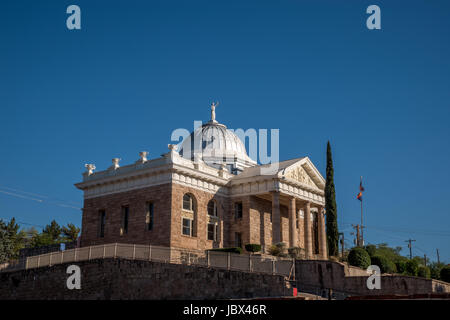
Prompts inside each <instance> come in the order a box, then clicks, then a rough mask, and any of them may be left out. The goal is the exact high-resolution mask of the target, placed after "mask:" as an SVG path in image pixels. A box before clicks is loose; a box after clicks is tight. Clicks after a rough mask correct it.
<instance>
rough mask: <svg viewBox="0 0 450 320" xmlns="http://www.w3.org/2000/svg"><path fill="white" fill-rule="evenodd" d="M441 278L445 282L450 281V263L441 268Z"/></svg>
mask: <svg viewBox="0 0 450 320" xmlns="http://www.w3.org/2000/svg"><path fill="white" fill-rule="evenodd" d="M441 280H442V281H445V282H450V264H448V265H446V266H445V267H443V268H442V269H441Z"/></svg>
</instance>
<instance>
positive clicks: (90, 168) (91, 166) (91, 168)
mask: <svg viewBox="0 0 450 320" xmlns="http://www.w3.org/2000/svg"><path fill="white" fill-rule="evenodd" d="M84 167H85V168H86V173H87V175H88V176H90V175H91V174H93V173H94V170H95V169H96V168H95V165H94V164H92V163H86V164H85V165H84Z"/></svg>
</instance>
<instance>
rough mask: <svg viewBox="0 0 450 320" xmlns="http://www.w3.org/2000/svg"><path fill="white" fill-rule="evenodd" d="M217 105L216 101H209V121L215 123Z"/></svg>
mask: <svg viewBox="0 0 450 320" xmlns="http://www.w3.org/2000/svg"><path fill="white" fill-rule="evenodd" d="M218 106H219V103H218V102H215V103H214V102H213V103H211V122H213V123H217V121H216V107H218Z"/></svg>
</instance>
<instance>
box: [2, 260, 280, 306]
mask: <svg viewBox="0 0 450 320" xmlns="http://www.w3.org/2000/svg"><path fill="white" fill-rule="evenodd" d="M68 265H69V264H63V265H55V266H52V267H45V268H38V269H30V270H24V271H17V272H10V273H0V300H3V299H67V300H68V299H83V300H84V299H230V298H251V297H270V296H282V295H285V294H287V291H285V290H287V289H286V288H285V282H284V279H283V277H282V276H272V275H265V274H255V273H253V274H251V273H245V272H238V271H227V270H217V269H209V268H205V267H197V266H186V265H176V264H164V263H157V262H150V261H131V260H124V259H104V260H103V259H99V260H92V261H85V262H78V263H77V264H76V265H78V266H79V267H80V269H81V289H80V290H69V289H67V287H66V281H67V278H68V276H69V275H68V274H67V273H66V270H67V267H68Z"/></svg>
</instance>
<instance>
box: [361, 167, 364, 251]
mask: <svg viewBox="0 0 450 320" xmlns="http://www.w3.org/2000/svg"><path fill="white" fill-rule="evenodd" d="M360 186H362V176H361V183H360ZM360 202H361V240H362V241H361V245H364V225H363V198H361V201H360Z"/></svg>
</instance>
